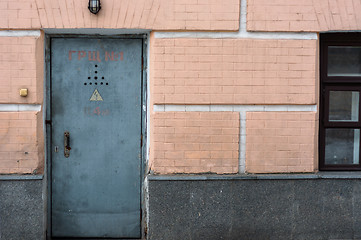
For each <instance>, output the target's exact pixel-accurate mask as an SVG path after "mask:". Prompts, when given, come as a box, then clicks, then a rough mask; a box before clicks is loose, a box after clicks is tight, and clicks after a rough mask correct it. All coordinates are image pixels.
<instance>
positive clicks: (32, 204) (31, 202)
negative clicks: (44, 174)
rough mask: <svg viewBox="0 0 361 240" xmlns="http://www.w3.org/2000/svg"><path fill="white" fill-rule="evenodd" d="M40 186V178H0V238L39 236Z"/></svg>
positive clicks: (41, 224)
mask: <svg viewBox="0 0 361 240" xmlns="http://www.w3.org/2000/svg"><path fill="white" fill-rule="evenodd" d="M42 189H43V181H42V180H15V181H14V180H5V181H2V180H0V239H1V240H41V239H43V235H44V234H43V232H44V219H43V218H44V201H43V199H42Z"/></svg>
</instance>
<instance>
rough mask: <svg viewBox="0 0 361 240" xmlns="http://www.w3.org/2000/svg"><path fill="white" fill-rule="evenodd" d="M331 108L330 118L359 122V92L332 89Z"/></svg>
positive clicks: (330, 119)
mask: <svg viewBox="0 0 361 240" xmlns="http://www.w3.org/2000/svg"><path fill="white" fill-rule="evenodd" d="M329 100H330V110H329V113H328V114H329V115H328V120H329V121H330V122H332V121H340V122H357V121H358V109H359V107H358V106H359V92H351V91H330V99H329Z"/></svg>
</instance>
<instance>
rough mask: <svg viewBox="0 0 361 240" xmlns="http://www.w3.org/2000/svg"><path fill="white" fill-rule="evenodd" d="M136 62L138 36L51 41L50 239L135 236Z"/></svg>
mask: <svg viewBox="0 0 361 240" xmlns="http://www.w3.org/2000/svg"><path fill="white" fill-rule="evenodd" d="M141 61H142V39H101V38H99V39H86V38H53V39H52V40H51V114H52V145H51V149H52V183H51V184H52V199H51V200H52V201H51V204H52V235H53V237H96V238H101V237H104V238H139V237H140V236H141V227H140V224H141V209H140V205H141V204H140V200H141V168H142V166H141V158H142V154H141V131H142V127H141V121H142V111H141V104H142V67H141V66H142V62H141ZM66 132H68V133H69V134H65V133H66ZM67 145H68V149H66V146H67Z"/></svg>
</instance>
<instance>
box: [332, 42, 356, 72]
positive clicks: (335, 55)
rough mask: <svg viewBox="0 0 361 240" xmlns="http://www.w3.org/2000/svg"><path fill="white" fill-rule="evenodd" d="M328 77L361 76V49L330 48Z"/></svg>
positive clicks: (354, 47)
mask: <svg viewBox="0 0 361 240" xmlns="http://www.w3.org/2000/svg"><path fill="white" fill-rule="evenodd" d="M327 69H328V71H327V75H328V76H329V77H333V76H346V77H350V76H351V77H353V76H358V77H359V76H361V47H358V46H329V47H328V66H327Z"/></svg>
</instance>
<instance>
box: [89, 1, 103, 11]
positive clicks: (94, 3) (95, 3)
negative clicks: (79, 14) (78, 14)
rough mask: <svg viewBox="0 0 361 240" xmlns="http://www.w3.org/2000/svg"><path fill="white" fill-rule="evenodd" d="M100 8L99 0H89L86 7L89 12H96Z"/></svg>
mask: <svg viewBox="0 0 361 240" xmlns="http://www.w3.org/2000/svg"><path fill="white" fill-rule="evenodd" d="M100 8H101V7H100V0H89V5H88V9H89V11H90V12H91V13H94V14H97V13H98V12H99V11H100Z"/></svg>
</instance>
